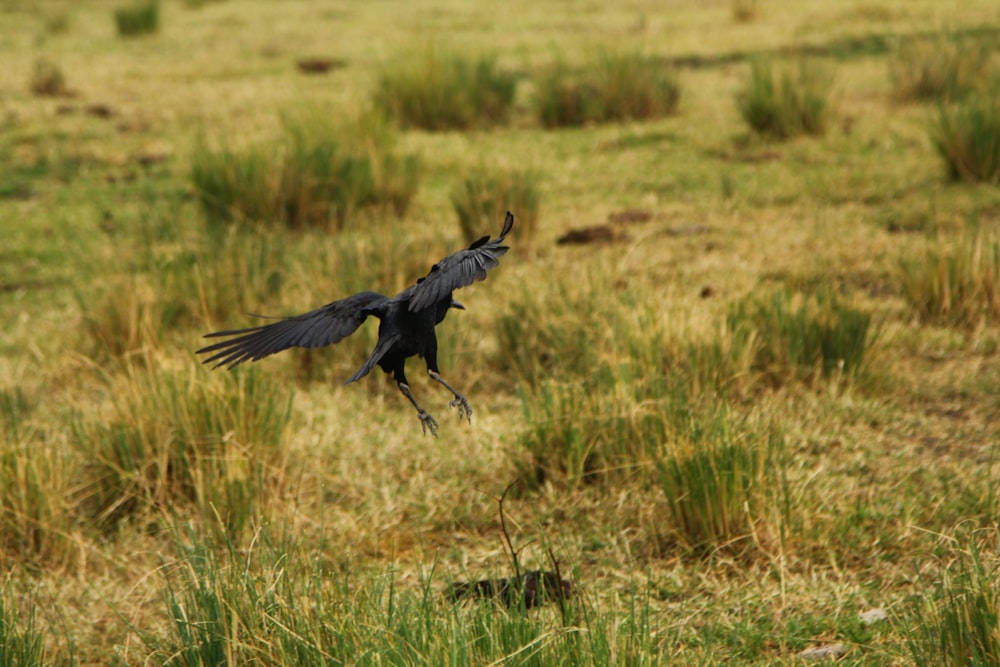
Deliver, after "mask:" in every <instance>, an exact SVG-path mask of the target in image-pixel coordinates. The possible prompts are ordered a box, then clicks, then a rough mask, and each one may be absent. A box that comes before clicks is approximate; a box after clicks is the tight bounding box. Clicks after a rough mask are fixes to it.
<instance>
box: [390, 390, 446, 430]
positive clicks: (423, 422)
mask: <svg viewBox="0 0 1000 667" xmlns="http://www.w3.org/2000/svg"><path fill="white" fill-rule="evenodd" d="M396 384H397V386H398V387H399V390H400V391H401V392H403V396H406V398H408V399H409V400H410V403H413V407H415V408H416V409H417V416H418V417H420V428H421V429H423V432H424V433H427V431H428V429H430V432H431V435H433V436H434V437H435V438H436V437H438V423H437V420H436V419H434V417H431V416H430V413H428V412H427V411H426V410H424V409H423V408H422V407H420V405H418V404H417V401H416V399H414V398H413V394H411V393H410V386H409V385H408V384H406V383H405V382H397V383H396Z"/></svg>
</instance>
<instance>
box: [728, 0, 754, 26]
mask: <svg viewBox="0 0 1000 667" xmlns="http://www.w3.org/2000/svg"><path fill="white" fill-rule="evenodd" d="M729 11H730V13H731V14H732V15H733V20H734V21H736V22H737V23H750V22H752V21H753V20H754V19H756V18H757V0H730V2H729Z"/></svg>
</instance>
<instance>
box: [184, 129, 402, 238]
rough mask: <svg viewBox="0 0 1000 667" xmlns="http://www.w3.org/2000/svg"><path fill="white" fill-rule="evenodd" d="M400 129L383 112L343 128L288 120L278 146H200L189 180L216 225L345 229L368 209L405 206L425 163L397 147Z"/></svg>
mask: <svg viewBox="0 0 1000 667" xmlns="http://www.w3.org/2000/svg"><path fill="white" fill-rule="evenodd" d="M394 146H395V134H394V132H393V131H392V130H391V128H390V127H389V126H388V124H387V122H386V121H385V120H384V119H382V118H381V117H379V116H378V114H370V115H367V116H366V115H362V116H359V119H358V120H357V121H355V123H354V124H353V125H352V124H345V125H343V126H340V127H337V126H334V125H332V124H331V123H329V122H327V121H325V120H317V119H302V120H289V121H287V122H286V123H285V131H284V135H283V137H282V140H281V142H280V143H279V144H278V146H269V145H257V146H251V147H249V148H246V149H242V150H236V149H232V148H221V149H218V150H212V149H209V148H206V147H205V145H204V142H202V143H201V144H199V148H198V149H197V150H196V151H195V152H194V155H193V157H192V164H191V181H192V184H193V185H194V188H195V192H196V193H197V196H198V200H199V201H200V202H201V205H202V208H203V209H204V211H205V215H206V218H207V219H208V221H209V224H210V225H212V226H216V227H218V226H224V225H225V224H226V223H230V222H234V221H235V222H245V221H253V222H264V223H268V224H271V225H280V226H284V227H288V228H292V229H298V228H305V227H320V228H326V229H339V228H341V227H343V226H344V224H345V223H346V221H347V220H349V219H351V218H352V217H353V216H354V215H355V214H357V213H358V212H359V211H362V210H365V209H388V210H390V211H392V212H393V213H395V214H396V215H397V216H402V215H403V214H405V213H406V210H407V208H408V207H409V204H410V201H411V200H412V198H413V196H414V194H416V189H417V184H418V181H419V176H420V163H419V160H417V158H416V157H414V156H411V155H407V156H400V155H397V154H396V153H395V152H394Z"/></svg>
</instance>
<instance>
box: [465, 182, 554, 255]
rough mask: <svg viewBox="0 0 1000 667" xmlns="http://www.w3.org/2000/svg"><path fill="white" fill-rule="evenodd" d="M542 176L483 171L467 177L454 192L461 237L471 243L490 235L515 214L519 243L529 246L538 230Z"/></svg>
mask: <svg viewBox="0 0 1000 667" xmlns="http://www.w3.org/2000/svg"><path fill="white" fill-rule="evenodd" d="M538 179H539V175H538V174H537V173H536V172H534V171H531V170H528V169H508V170H496V169H488V168H486V167H480V168H479V169H476V170H473V171H472V172H471V173H469V174H467V175H466V176H465V177H464V178H463V179H462V181H461V183H459V184H457V185H456V186H455V187H454V188H453V189H452V191H451V205H452V208H454V209H455V213H456V214H457V215H458V225H459V227H461V229H462V236H463V237H464V238H465V240H466V241H467V242H469V243H471V242H472V241H475V240H476V239H478V238H479V237H481V236H483V235H484V234H491V233H493V231H492V230H494V229H495V228H496V226H497V224H498V221H501V220H503V218H504V215H505V213H506V212H507V211H512V212H513V213H514V217H515V218H516V220H517V234H518V239H519V240H520V241H521V242H523V243H524V244H525V245H530V244H531V241H532V239H533V238H534V236H535V231H536V229H537V227H538V209H539V193H538V189H537V187H536V185H535V184H536V183H537V181H538Z"/></svg>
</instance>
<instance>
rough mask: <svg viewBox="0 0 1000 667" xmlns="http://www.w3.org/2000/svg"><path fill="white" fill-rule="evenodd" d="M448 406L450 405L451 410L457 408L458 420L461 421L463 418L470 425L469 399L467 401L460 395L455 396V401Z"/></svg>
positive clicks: (470, 408) (470, 410)
mask: <svg viewBox="0 0 1000 667" xmlns="http://www.w3.org/2000/svg"><path fill="white" fill-rule="evenodd" d="M448 405H450V406H451V407H453V408H458V418H459V419H462V418H463V417H464V418H465V419H467V420H468V421H469V423H470V424H471V423H472V406H471V405H469V399H467V398H466V397H465V396H462V395H461V394H455V400H454V401H452V402H451V403H449V404H448Z"/></svg>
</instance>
